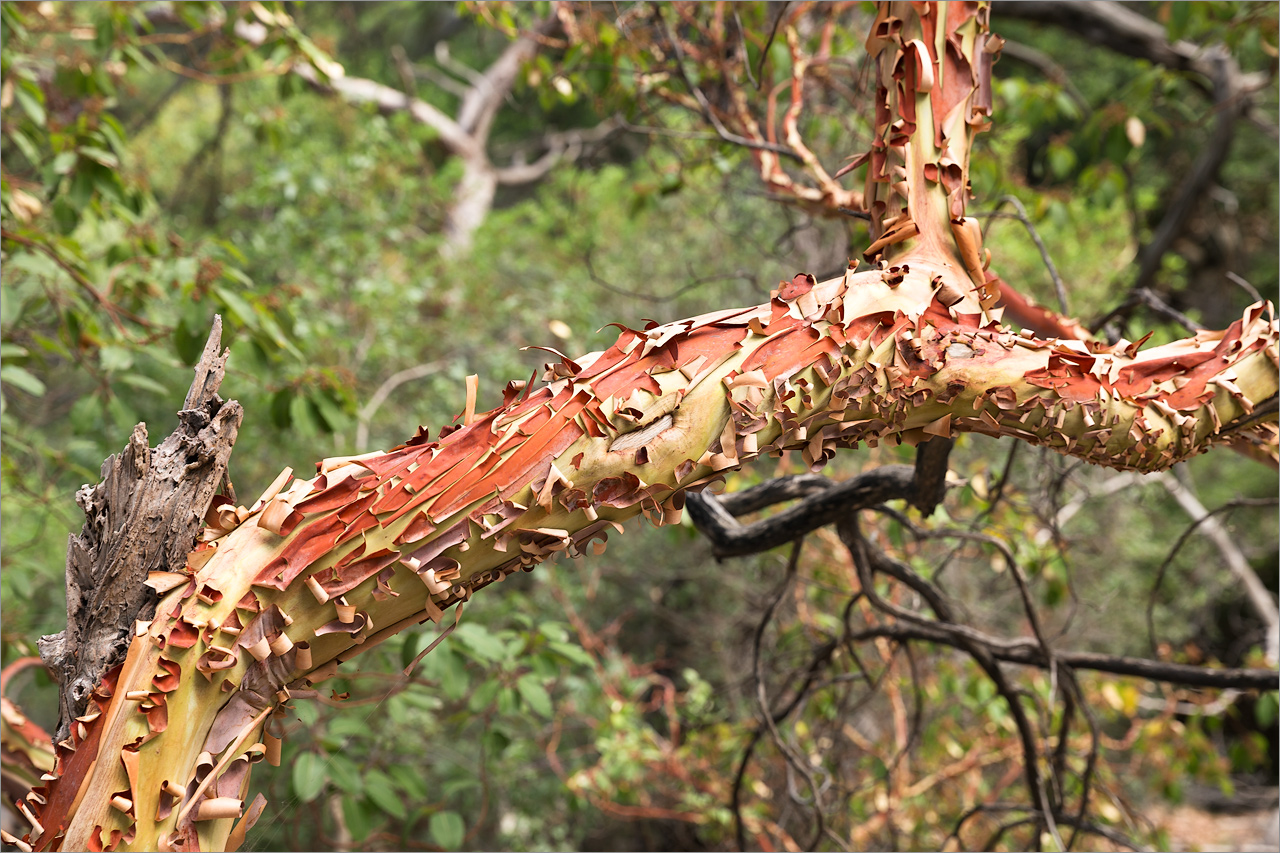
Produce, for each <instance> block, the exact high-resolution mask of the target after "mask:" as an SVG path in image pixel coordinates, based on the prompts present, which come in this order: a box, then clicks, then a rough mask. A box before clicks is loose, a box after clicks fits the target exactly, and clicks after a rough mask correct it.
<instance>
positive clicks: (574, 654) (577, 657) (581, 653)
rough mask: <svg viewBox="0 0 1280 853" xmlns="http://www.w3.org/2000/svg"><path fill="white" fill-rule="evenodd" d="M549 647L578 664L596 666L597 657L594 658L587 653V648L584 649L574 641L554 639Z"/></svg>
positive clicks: (548, 644)
mask: <svg viewBox="0 0 1280 853" xmlns="http://www.w3.org/2000/svg"><path fill="white" fill-rule="evenodd" d="M547 648H549V649H551V650H552V651H554V652H555V653H556V654H558V655H560V656H561V657H563V658H567V659H568V660H569V661H571V662H573V663H576V664H578V665H579V666H585V667H594V666H595V664H596V662H595V659H594V658H592V657H591V655H589V654H587V652H586V650H585V649H583V648H582V646H578V645H575V644H573V643H561V642H558V641H555V640H553V641H551V642H549V643H547Z"/></svg>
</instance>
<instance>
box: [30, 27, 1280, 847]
mask: <svg viewBox="0 0 1280 853" xmlns="http://www.w3.org/2000/svg"><path fill="white" fill-rule="evenodd" d="M986 14H987V10H986V7H985V6H983V7H980V6H979V5H978V4H971V3H959V2H957V3H946V4H932V3H890V4H884V5H882V6H881V7H880V10H879V14H878V16H877V19H876V21H875V23H874V26H873V30H872V33H871V35H870V37H869V38H868V40H867V49H868V50H869V51H870V52H871V54H872V55H873V56H874V57H875V59H876V62H877V71H878V80H879V85H878V91H877V98H876V104H875V110H876V116H875V141H874V142H873V145H872V148H871V150H870V151H869V152H867V153H866V155H865V157H866V162H867V163H868V176H867V180H866V186H865V190H864V201H865V205H866V209H867V212H868V213H869V214H870V216H871V218H872V223H873V226H872V238H873V242H872V244H871V245H870V246H869V247H868V248H867V250H866V253H865V255H866V258H867V260H868V261H869V262H871V268H870V269H867V270H865V271H861V272H859V271H856V270H855V269H853V268H851V269H850V270H849V271H848V272H847V273H846V274H845V275H844V276H843V277H840V278H836V279H832V280H829V281H825V282H816V281H814V280H813V277H812V276H809V275H807V274H800V275H797V276H796V277H795V278H794V279H793V280H792V281H791V282H789V283H786V284H784V285H783V286H782V287H781V288H780V289H779V290H778V291H776V292H775V294H774V296H773V298H771V299H770V300H769V301H768V302H767V303H765V304H763V305H759V306H755V307H750V308H742V309H731V310H725V311H719V312H715V313H711V314H707V315H704V316H701V317H696V318H692V319H688V320H681V321H678V322H674V323H669V324H666V325H656V324H655V325H651V326H650V327H648V328H645V329H642V330H634V329H629V328H625V327H622V328H621V332H620V334H619V337H618V340H617V342H616V343H615V344H614V345H613V346H612V347H610V348H609V349H607V350H605V351H604V352H600V353H592V354H590V355H587V356H584V357H579V358H576V359H574V358H569V357H567V356H562V355H560V354H559V353H556V356H557V360H556V361H554V362H553V363H552V364H550V365H548V368H547V372H546V375H545V376H544V377H543V378H542V379H543V381H542V383H538V382H536V381H535V379H536V377H535V379H531V380H530V381H528V382H512V383H510V384H508V385H507V387H506V390H505V393H504V397H503V403H502V405H500V406H499V407H498V408H496V409H493V410H492V411H488V412H476V411H475V396H476V388H475V384H474V381H472V382H471V383H470V385H469V388H468V404H467V408H466V412H465V413H464V416H463V423H462V425H461V426H459V427H457V428H453V429H446V430H444V431H442V433H441V435H440V436H439V437H438V438H436V439H435V440H432V439H430V437H429V436H428V434H427V432H426V431H425V430H420V431H419V433H418V435H416V436H415V437H414V438H412V439H410V440H409V441H408V442H406V443H405V444H404V445H401V446H400V447H397V448H395V449H393V450H390V451H387V452H375V453H371V454H365V455H363V456H360V457H349V458H336V459H327V460H324V461H323V462H321V463H320V464H319V466H318V467H319V474H318V476H316V477H315V478H313V479H310V480H296V479H292V476H291V473H292V472H289V471H285V472H282V474H281V476H280V477H279V478H278V479H277V481H276V482H275V483H274V484H272V486H271V487H270V488H268V489H267V491H266V492H264V493H263V494H262V496H261V497H260V498H259V499H258V500H257V501H255V502H254V503H253V504H252V505H251V506H249V507H247V508H239V507H236V506H235V503H234V500H231V499H228V498H226V497H219V498H214V500H213V503H212V504H211V506H210V507H209V508H208V510H207V512H206V511H205V508H204V507H203V506H200V507H194V506H191V507H187V509H193V510H194V511H197V512H199V513H201V514H202V515H204V517H205V519H206V524H205V525H204V527H203V530H202V531H201V532H200V533H199V542H198V544H197V545H196V546H195V548H194V550H191V551H190V553H189V554H188V555H187V557H186V559H185V562H184V563H183V561H179V563H180V564H178V565H163V564H158V565H156V566H154V570H153V571H152V572H151V573H150V574H149V575H147V576H146V578H147V579H146V582H147V583H148V585H149V586H151V587H152V588H153V589H154V590H156V592H157V593H158V594H159V601H158V604H156V605H155V609H154V616H149V615H148V612H149V611H148V610H146V609H144V610H143V611H141V612H133V613H126V614H124V616H123V617H122V619H121V620H120V621H119V622H118V623H117V624H116V625H115V627H116V628H117V629H123V630H124V632H125V633H124V638H125V639H126V640H127V643H128V645H127V654H126V656H125V657H124V660H123V661H122V662H119V663H115V664H114V665H112V666H110V668H109V669H108V670H107V671H106V672H105V673H103V674H102V675H101V677H100V678H99V680H98V682H97V685H96V687H95V688H94V690H93V692H92V694H91V695H89V696H87V697H84V701H83V702H80V703H76V702H75V701H74V700H75V697H71V698H70V699H69V700H68V703H67V704H68V707H69V708H70V711H69V713H70V714H72V715H73V718H69V719H68V720H67V721H66V723H67V727H68V731H69V737H68V738H67V739H66V740H64V741H63V742H62V743H61V744H59V746H58V758H57V766H56V769H55V771H54V773H52V774H49V775H50V776H51V777H52V778H49V779H47V780H46V784H44V785H43V786H42V787H40V788H37V789H35V790H33V791H32V792H31V794H29V795H28V797H27V798H26V800H25V801H24V802H23V803H22V809H23V810H24V814H26V815H27V816H28V819H29V821H30V823H31V825H32V829H31V831H30V832H29V833H27V834H26V836H25V837H24V839H20V840H17V841H15V842H11V843H17V844H18V846H20V847H22V848H24V849H25V848H27V847H31V848H35V849H64V850H80V849H90V850H96V849H104V848H109V849H119V850H125V849H161V850H166V849H175V850H176V849H182V850H195V849H204V850H221V849H233V848H235V847H236V846H237V845H238V844H239V843H240V842H241V841H243V839H244V834H245V832H246V831H247V830H248V829H249V828H251V826H252V823H253V822H254V821H255V820H256V818H257V816H258V815H259V814H261V811H262V808H263V806H264V805H265V803H264V801H263V800H262V799H261V797H259V798H258V799H257V800H256V801H255V802H254V803H253V804H251V805H250V806H248V808H247V809H246V806H245V803H244V798H245V796H246V792H247V790H248V778H249V771H250V769H251V767H252V765H253V764H255V763H257V762H258V761H260V760H261V759H263V758H266V759H267V760H268V762H272V761H273V760H274V759H275V758H276V757H278V741H276V740H275V739H274V738H273V737H272V735H271V732H272V730H273V729H272V726H271V721H272V718H273V716H274V715H275V714H277V713H281V710H280V708H281V705H282V704H283V703H284V702H286V701H291V700H299V699H305V698H306V697H307V696H309V695H312V694H314V691H315V690H316V686H317V685H319V684H321V683H322V682H323V681H324V680H326V679H327V678H330V677H332V676H333V675H335V673H336V672H337V671H338V668H339V666H340V665H342V664H344V663H347V662H348V661H351V660H352V659H353V658H356V657H358V656H359V655H360V653H362V652H364V651H367V650H368V649H370V648H373V647H374V646H376V645H377V644H378V643H380V642H382V641H383V640H385V639H387V638H388V637H391V636H392V635H394V634H396V633H397V632H399V631H401V630H403V629H405V628H409V627H412V626H415V625H418V624H420V623H423V622H426V621H428V620H430V621H434V622H444V623H456V620H457V619H458V617H459V615H460V614H461V611H462V605H463V603H464V602H466V601H468V600H469V599H470V597H471V596H472V594H473V593H475V592H476V591H477V590H479V589H481V588H483V587H486V586H489V585H491V584H494V583H497V582H499V581H501V580H502V579H503V578H505V577H506V576H507V575H509V574H511V573H513V572H516V571H527V570H531V569H532V568H533V567H535V566H536V565H537V564H538V563H540V562H541V561H543V560H544V559H546V558H547V557H550V556H552V555H555V554H557V553H560V552H567V553H569V554H575V555H576V554H580V553H584V552H586V551H593V552H596V553H599V552H600V551H602V550H603V548H604V545H605V542H606V540H607V538H608V535H609V533H610V532H612V531H614V530H621V524H622V522H624V521H626V520H627V519H630V518H633V517H635V516H637V515H644V516H645V517H646V518H647V519H648V520H649V521H650V522H652V523H654V524H664V523H670V522H672V521H674V520H675V519H676V518H678V517H679V515H680V512H681V509H682V506H683V502H684V496H685V494H686V493H687V492H688V491H690V490H697V489H701V488H703V487H705V486H706V485H708V484H709V483H711V482H713V481H715V480H716V479H717V478H718V477H720V476H721V474H722V472H724V471H727V470H730V469H734V468H737V467H738V466H741V465H742V464H744V463H745V462H748V461H749V460H751V459H753V458H755V457H757V456H759V455H761V454H765V453H776V452H780V451H782V450H788V449H790V450H796V451H798V452H799V453H800V454H801V455H802V456H803V458H804V460H805V461H806V463H808V464H809V465H810V466H811V467H812V468H814V469H816V468H818V467H820V466H821V465H822V464H823V463H824V462H825V461H826V460H827V459H829V458H830V457H831V456H832V455H833V454H834V453H835V452H836V451H837V449H839V448H856V447H858V446H861V445H863V444H866V445H870V446H874V445H875V444H876V443H877V442H881V441H887V442H894V443H902V442H906V443H908V444H917V443H920V442H922V441H925V440H927V439H929V438H930V437H933V436H943V437H949V436H952V435H955V434H957V433H962V432H978V433H982V434H984V435H991V436H1010V437H1012V438H1014V439H1017V440H1021V441H1027V442H1030V443H1033V444H1038V445H1043V446H1048V447H1053V448H1055V449H1057V450H1059V451H1060V452H1062V453H1065V454H1069V455H1072V456H1077V457H1080V458H1082V459H1085V460H1088V461H1090V462H1093V463H1096V464H1100V465H1107V466H1110V467H1115V468H1122V469H1130V470H1136V471H1155V470H1160V469H1164V468H1167V467H1169V466H1170V465H1172V464H1174V463H1175V462H1178V461H1180V460H1182V459H1186V458H1187V457H1189V456H1192V455H1195V454H1197V453H1200V452H1202V451H1204V450H1206V449H1208V448H1210V447H1212V446H1214V445H1219V444H1227V443H1233V442H1235V443H1239V442H1253V443H1254V444H1255V446H1257V447H1261V448H1263V449H1264V450H1265V451H1266V452H1267V453H1268V454H1269V455H1271V456H1272V457H1274V453H1275V429H1274V426H1273V423H1274V420H1275V407H1274V401H1275V399H1276V394H1277V371H1276V364H1277V337H1278V330H1277V325H1276V322H1275V320H1274V318H1273V316H1272V309H1271V306H1270V305H1269V304H1259V305H1255V306H1253V307H1251V308H1250V309H1248V310H1247V311H1246V312H1245V314H1244V316H1243V317H1242V318H1241V319H1240V320H1239V321H1237V322H1236V323H1234V324H1232V325H1231V326H1230V327H1229V328H1228V329H1226V330H1225V331H1221V332H1200V333H1198V334H1197V335H1196V336H1195V337H1192V338H1188V339H1185V340H1181V341H1177V342H1175V343H1171V344H1168V345H1165V346H1161V347H1156V348H1152V349H1148V350H1142V349H1141V348H1140V344H1141V342H1138V343H1129V342H1127V341H1121V342H1119V343H1118V344H1116V345H1114V346H1109V345H1101V344H1098V343H1095V342H1092V341H1086V340H1081V339H1080V337H1081V336H1080V335H1078V334H1077V333H1076V331H1075V330H1077V329H1078V328H1079V327H1078V325H1075V324H1074V323H1072V322H1071V321H1069V320H1066V319H1064V318H1056V317H1054V316H1053V315H1051V314H1049V313H1048V312H1045V311H1043V310H1042V309H1038V308H1035V307H1034V306H1031V305H1028V304H1026V303H1025V302H1020V301H1019V300H1017V299H1016V298H1015V297H1014V295H1013V291H1012V290H1011V289H1010V288H1009V287H1008V286H1007V285H1005V284H1004V283H1003V282H1001V281H1000V280H999V279H998V278H997V277H996V276H995V274H994V273H993V272H991V270H990V269H989V268H988V267H989V265H988V257H987V256H986V254H985V253H984V250H983V248H982V235H981V231H980V229H979V227H978V224H977V222H976V221H975V220H974V219H972V218H968V217H966V216H965V205H966V202H967V198H968V192H969V189H968V158H969V150H970V146H971V143H972V140H973V137H974V135H975V134H976V133H977V132H979V131H980V130H982V129H983V128H984V127H985V125H986V123H987V122H988V121H989V112H990V105H991V96H990V72H991V63H992V62H993V60H994V58H995V56H996V54H997V53H998V50H999V44H1000V41H999V39H998V38H996V37H995V36H992V35H991V34H990V33H989V31H988V28H987V21H986ZM1002 293H1003V294H1004V297H1003V298H1004V301H1005V302H1006V303H1009V304H1014V305H1017V306H1018V315H1017V316H1018V318H1019V325H1016V326H1006V325H1004V324H1002V322H1001V321H1002V314H1001V308H1000V303H1001V301H1002ZM1033 322H1034V325H1035V327H1036V328H1037V329H1040V330H1041V332H1042V333H1043V331H1044V330H1046V329H1049V330H1053V331H1054V333H1056V334H1059V335H1061V337H1041V336H1038V335H1037V334H1035V333H1033V332H1031V331H1023V330H1022V329H1021V324H1023V323H1026V324H1028V325H1030V324H1032V323H1033ZM215 347H216V344H215ZM227 405H231V404H227ZM153 600H154V599H153ZM450 609H453V610H454V614H453V615H452V616H450V615H448V613H447V612H448V611H449V610H450ZM135 619H137V620H138V621H137V622H136V623H135V621H134V620H135ZM61 653H62V654H63V655H64V656H65V655H68V654H70V655H74V653H75V650H74V649H70V650H68V649H62V650H61ZM348 666H351V664H348ZM65 686H66V685H64V689H65Z"/></svg>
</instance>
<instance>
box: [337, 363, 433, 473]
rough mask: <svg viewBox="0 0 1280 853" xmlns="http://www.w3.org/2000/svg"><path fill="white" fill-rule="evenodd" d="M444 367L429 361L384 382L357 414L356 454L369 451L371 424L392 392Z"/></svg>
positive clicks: (395, 374) (394, 374) (399, 372)
mask: <svg viewBox="0 0 1280 853" xmlns="http://www.w3.org/2000/svg"><path fill="white" fill-rule="evenodd" d="M443 366H444V363H443V362H439V361H428V362H425V363H423V364H415V365H414V366H413V367H406V368H405V369H404V370H399V371H396V372H395V373H393V374H391V375H390V376H388V377H387V378H386V379H384V380H383V382H382V384H381V385H379V386H378V390H376V391H374V392H373V394H372V396H370V397H369V401H368V402H367V403H365V404H364V405H363V406H362V407H361V408H360V411H359V412H358V413H357V414H356V452H357V453H364V452H365V451H366V450H368V449H369V422H370V421H372V420H373V416H374V414H375V413H376V412H377V411H378V409H380V408H381V407H382V404H383V403H385V402H386V401H387V398H388V397H390V396H391V392H392V391H394V390H396V389H397V388H399V387H400V386H401V385H403V384H404V383H406V382H412V381H414V380H415V379H421V378H422V377H424V376H430V375H431V374H433V373H436V372H438V371H439V370H440V368H441V367H443Z"/></svg>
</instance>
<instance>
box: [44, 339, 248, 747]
mask: <svg viewBox="0 0 1280 853" xmlns="http://www.w3.org/2000/svg"><path fill="white" fill-rule="evenodd" d="M221 343H222V318H221V317H215V318H214V322H213V329H212V331H211V332H210V333H209V339H208V342H207V343H206V344H205V347H204V353H203V354H202V355H201V357H200V360H199V361H198V362H197V363H196V367H195V379H194V381H193V382H192V383H191V389H190V390H189V391H188V392H187V397H186V400H185V402H184V404H183V408H182V411H180V412H178V426H177V428H176V429H175V430H174V431H173V433H172V434H170V435H169V437H168V438H166V439H165V440H164V441H162V442H161V443H160V444H159V445H158V446H157V447H156V448H155V449H154V450H153V449H151V447H150V446H149V444H148V439H147V427H146V424H141V423H140V424H138V425H137V426H135V427H134V428H133V434H132V435H131V436H130V437H129V443H128V444H127V445H126V446H125V448H124V450H123V451H121V452H120V453H119V454H118V455H115V456H111V457H108V458H107V460H106V461H105V462H103V464H102V482H101V483H98V484H97V485H96V486H91V485H87V484H86V485H85V486H83V487H82V488H81V489H80V490H79V491H78V492H77V493H76V503H78V504H79V505H80V508H81V509H83V510H84V513H85V524H84V527H83V529H82V530H81V531H80V535H79V536H75V535H72V536H69V537H68V543H67V566H66V574H67V627H66V628H65V629H63V630H62V631H60V632H58V633H57V634H50V635H47V636H45V637H41V638H40V641H39V647H40V656H41V658H43V659H44V662H45V665H46V666H47V667H48V668H49V671H50V672H51V673H53V675H54V676H55V677H56V678H57V679H58V681H59V684H60V689H59V700H58V728H57V731H56V732H55V733H54V736H53V739H54V742H55V743H57V742H59V741H62V740H65V739H66V738H67V737H68V736H69V735H70V732H71V722H72V720H74V719H75V717H77V716H80V715H82V714H84V712H85V709H86V707H87V706H88V702H89V696H90V694H91V693H92V692H93V688H94V687H95V686H96V685H97V684H98V683H99V681H100V680H101V679H102V676H103V674H104V673H106V671H107V670H108V669H110V668H111V667H112V666H114V665H116V664H117V663H119V662H120V661H122V660H123V659H124V656H125V653H126V651H127V650H128V647H129V640H130V637H131V635H132V632H133V626H134V622H135V620H138V619H144V620H145V619H150V618H151V617H152V616H153V615H154V613H155V606H156V602H157V601H158V600H159V597H158V596H157V594H156V593H155V592H154V591H153V590H152V589H151V588H150V587H148V586H145V585H144V581H146V579H147V573H148V572H153V571H181V570H182V568H183V566H185V564H186V557H187V553H188V552H189V551H190V550H191V549H192V547H194V545H195V543H196V538H197V537H198V536H199V535H200V531H201V529H202V528H203V526H204V517H205V513H206V512H207V510H208V508H209V503H210V501H212V500H213V497H214V495H215V494H216V493H217V492H218V490H219V486H220V485H221V484H222V483H223V482H224V480H225V478H226V471H227V462H228V460H229V459H230V457H231V448H232V446H233V445H234V444H235V440H236V434H237V432H238V430H239V428H240V421H241V418H242V417H243V414H244V410H243V409H242V408H241V406H240V404H239V403H237V402H236V401H234V400H229V401H226V402H224V401H223V400H222V398H220V397H219V396H218V389H219V387H220V386H221V384H222V379H223V377H224V376H225V374H226V360H227V355H228V353H227V352H220V349H221Z"/></svg>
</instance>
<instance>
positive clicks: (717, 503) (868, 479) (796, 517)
mask: <svg viewBox="0 0 1280 853" xmlns="http://www.w3.org/2000/svg"><path fill="white" fill-rule="evenodd" d="M951 446H952V441H951V440H950V439H943V438H933V439H931V440H929V441H927V442H925V443H923V444H921V445H920V446H919V448H918V449H917V451H916V464H915V467H912V466H910V465H883V466H881V467H879V468H874V469H872V470H870V471H864V472H863V473H861V474H859V475H858V476H856V477H852V478H850V479H848V480H845V481H844V482H842V483H833V482H832V481H831V480H829V479H827V478H826V477H823V476H820V475H817V474H800V475H797V476H794V477H780V478H778V479H776V480H770V481H769V482H767V483H761V484H760V485H758V486H752V487H751V488H749V489H744V490H743V491H741V492H737V493H735V494H731V495H725V496H723V497H720V498H715V497H713V496H711V495H708V494H705V493H704V494H690V495H689V497H688V500H687V502H686V504H685V507H686V509H687V510H688V512H689V517H690V519H691V520H692V521H693V524H694V526H695V527H697V528H698V530H699V531H701V533H702V535H704V536H706V537H707V538H708V539H709V540H711V546H712V550H713V551H714V553H715V555H716V557H717V558H724V557H741V556H743V555H745V554H755V553H759V552H760V551H767V550H769V549H770V548H776V547H777V546H779V545H785V544H786V543H788V542H793V541H795V540H796V539H799V538H800V537H802V536H804V535H805V534H806V533H809V532H811V531H813V530H817V529H818V528H819V527H825V526H826V525H828V524H834V523H835V522H837V521H839V520H840V519H841V518H844V517H846V516H848V515H849V514H851V513H853V512H855V511H857V510H859V509H868V508H870V507H873V506H876V505H877V504H881V503H884V502H885V501H890V500H905V501H907V502H908V503H910V504H911V505H912V506H914V507H916V508H917V509H919V510H920V511H921V512H922V513H923V514H925V515H929V514H930V513H932V512H933V510H934V508H935V507H937V505H938V504H939V503H940V502H941V501H942V496H943V494H944V493H945V491H946V475H947V457H948V455H949V454H950V452H951ZM797 498H799V499H801V500H800V502H799V503H797V504H796V505H795V506H792V507H789V508H788V509H785V510H783V511H782V512H779V513H778V514H776V515H772V516H770V517H769V518H765V519H762V520H760V521H757V522H755V523H753V524H750V525H743V524H741V523H739V522H738V521H737V519H736V518H735V516H740V515H746V514H747V513H751V512H755V511H757V510H760V509H764V508H765V507H768V506H772V505H774V504H777V503H781V502H783V501H788V500H796V499H797Z"/></svg>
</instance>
